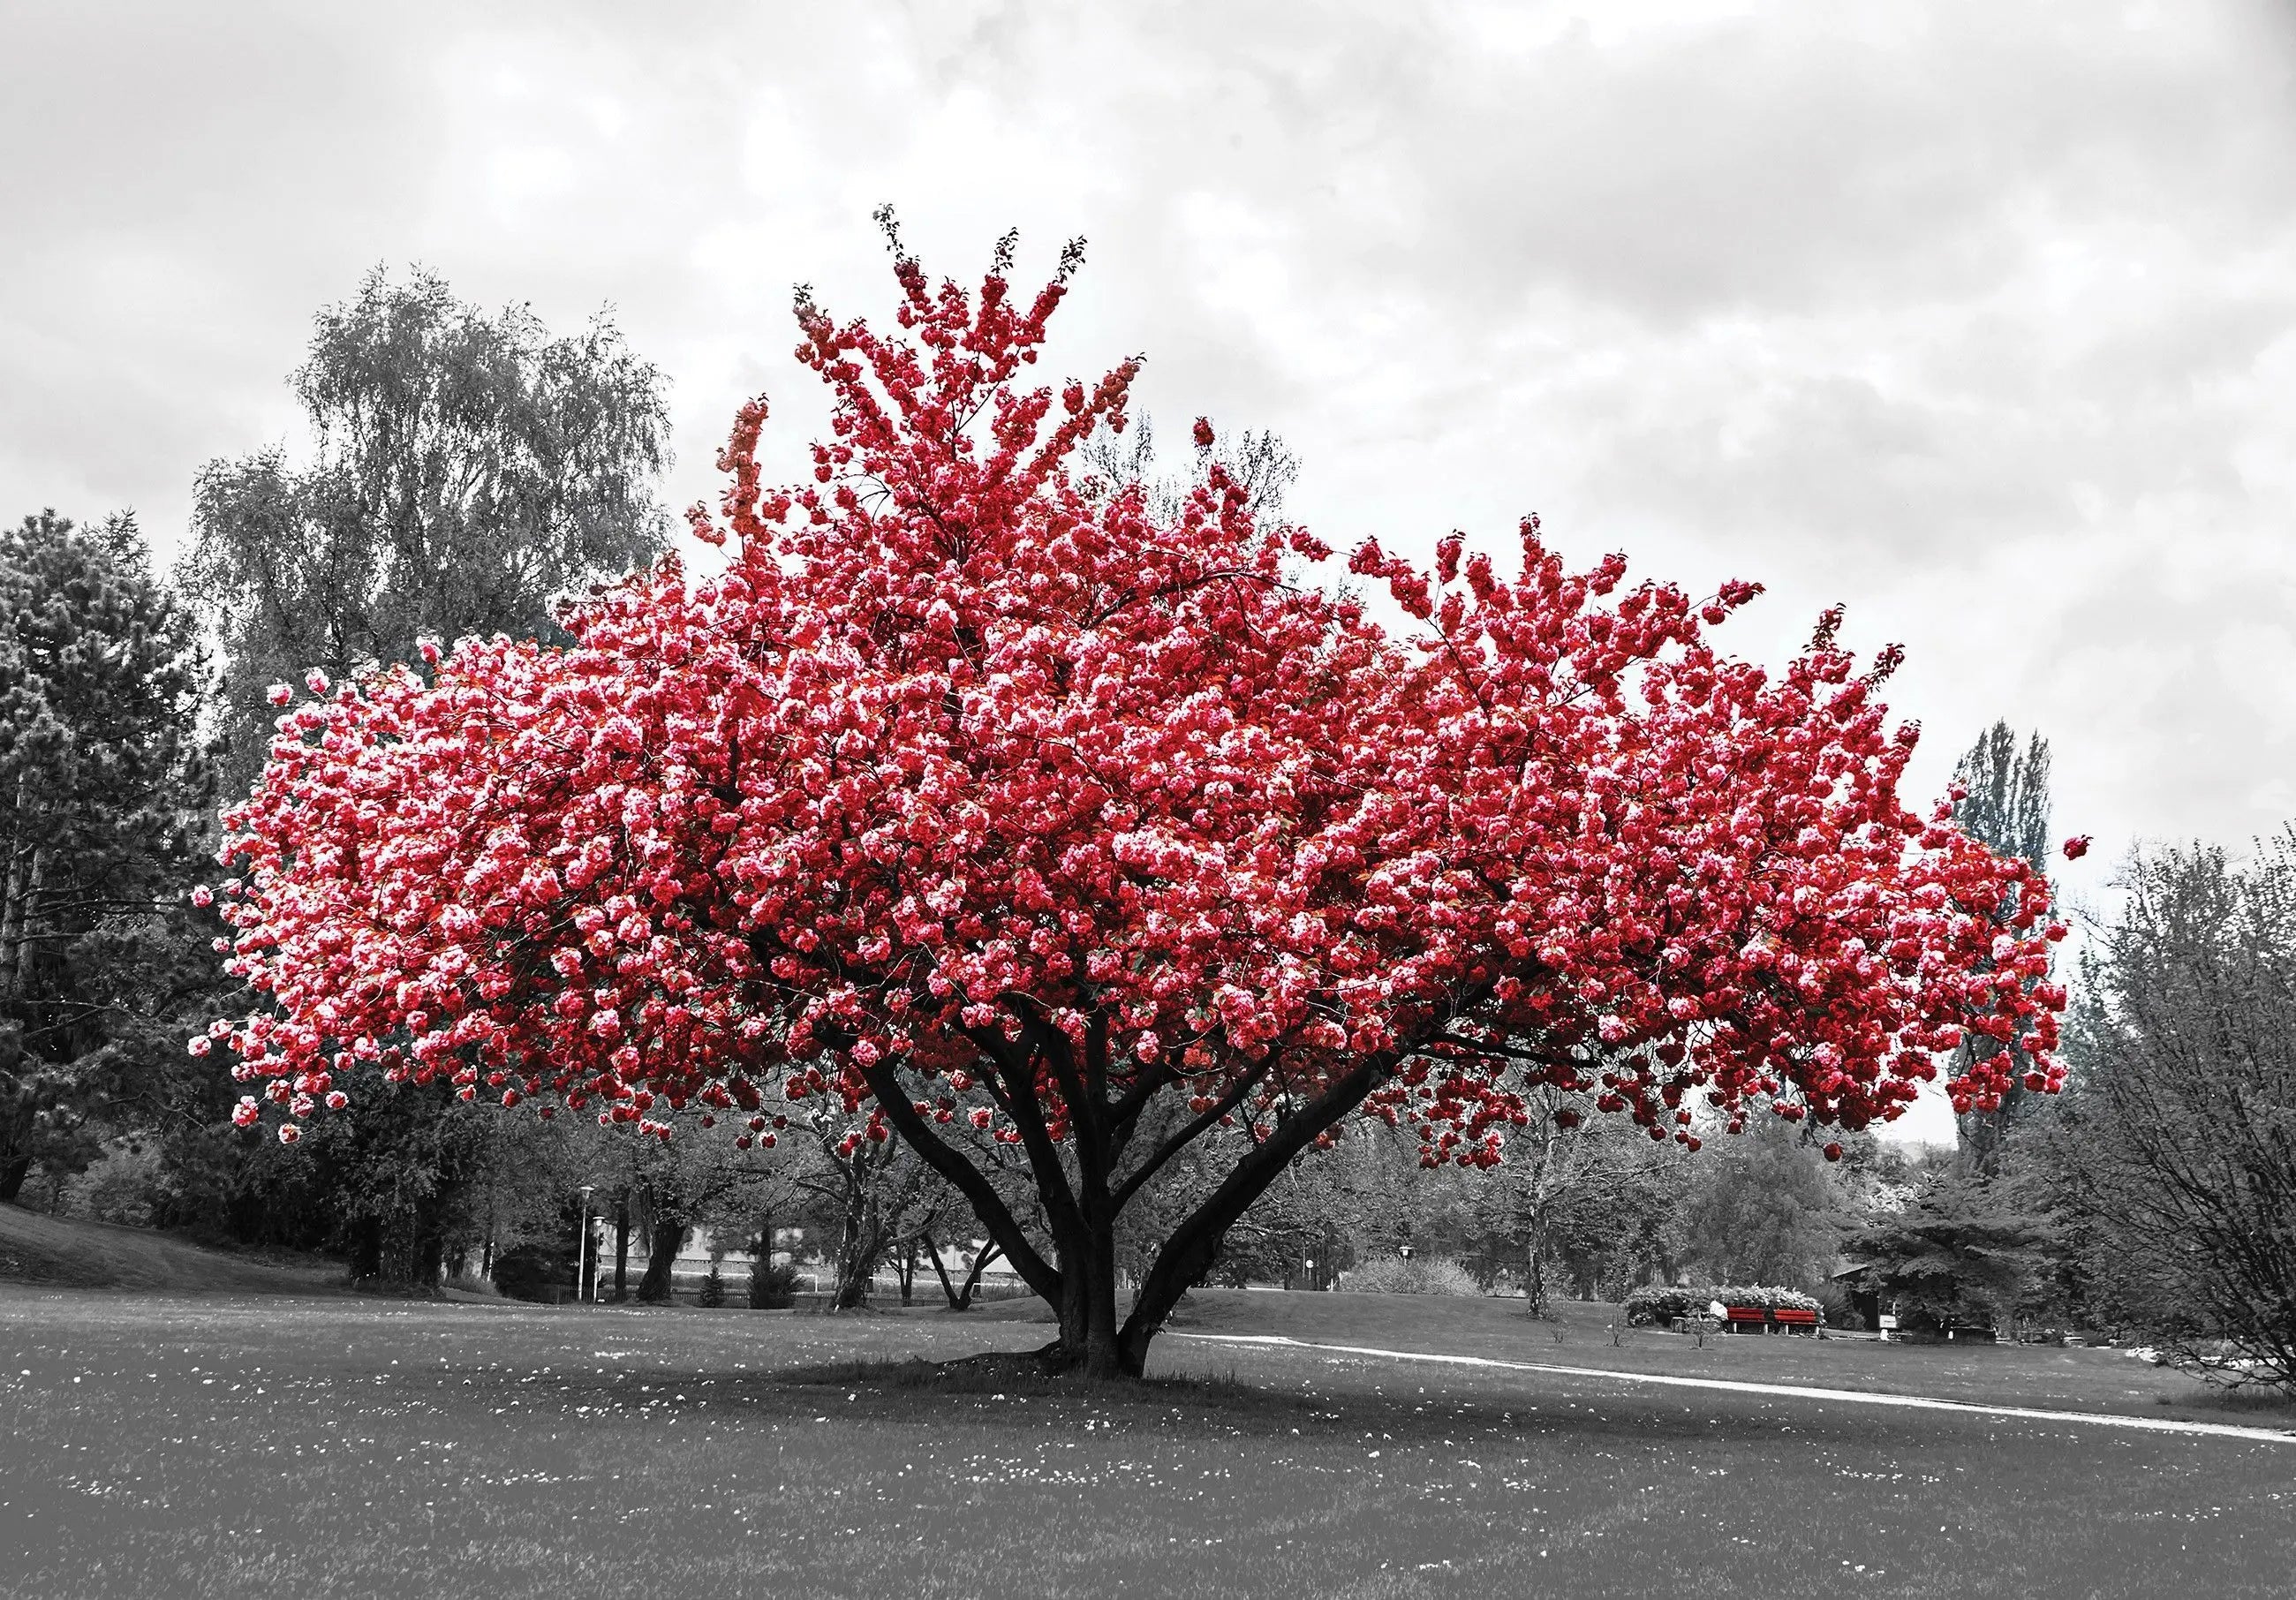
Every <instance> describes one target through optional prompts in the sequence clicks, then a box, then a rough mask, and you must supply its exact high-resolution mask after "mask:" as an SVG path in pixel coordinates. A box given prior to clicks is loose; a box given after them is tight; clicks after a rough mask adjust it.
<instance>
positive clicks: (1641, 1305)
mask: <svg viewBox="0 0 2296 1600" xmlns="http://www.w3.org/2000/svg"><path fill="white" fill-rule="evenodd" d="M1714 1301H1721V1302H1722V1303H1723V1304H1724V1305H1726V1306H1759V1307H1760V1308H1761V1309H1763V1310H1765V1311H1779V1310H1794V1311H1818V1312H1823V1311H1824V1310H1825V1307H1824V1306H1822V1305H1821V1304H1819V1303H1818V1299H1817V1296H1816V1295H1814V1294H1805V1293H1803V1292H1801V1291H1800V1290H1799V1289H1782V1288H1778V1287H1775V1285H1766V1284H1679V1285H1677V1284H1644V1286H1643V1287H1642V1288H1640V1289H1637V1290H1636V1291H1635V1292H1633V1293H1631V1294H1629V1295H1628V1296H1627V1299H1626V1307H1625V1309H1626V1313H1627V1321H1628V1322H1629V1323H1631V1324H1632V1325H1635V1326H1636V1327H1647V1326H1649V1325H1651V1324H1652V1323H1656V1322H1671V1321H1673V1320H1674V1319H1675V1318H1677V1317H1698V1316H1702V1315H1703V1314H1704V1313H1705V1310H1706V1308H1707V1307H1708V1306H1709V1305H1710V1304H1711V1303H1712V1302H1714Z"/></svg>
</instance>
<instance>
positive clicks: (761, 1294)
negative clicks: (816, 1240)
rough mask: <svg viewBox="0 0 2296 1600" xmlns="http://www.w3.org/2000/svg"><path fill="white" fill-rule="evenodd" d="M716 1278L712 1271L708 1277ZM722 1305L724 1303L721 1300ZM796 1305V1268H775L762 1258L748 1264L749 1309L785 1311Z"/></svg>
mask: <svg viewBox="0 0 2296 1600" xmlns="http://www.w3.org/2000/svg"><path fill="white" fill-rule="evenodd" d="M709 1276H712V1277H715V1276H717V1273H716V1272H715V1271H712V1272H711V1273H710V1275H709ZM719 1303H720V1304H721V1305H722V1304H723V1303H724V1301H722V1300H721V1301H719ZM795 1304H797V1268H794V1267H775V1266H770V1265H768V1264H767V1261H766V1259H765V1258H764V1257H763V1256H759V1257H758V1259H755V1260H753V1261H751V1262H750V1309H751V1310H753V1311H785V1310H787V1309H789V1308H790V1307H791V1306H793V1305H795Z"/></svg>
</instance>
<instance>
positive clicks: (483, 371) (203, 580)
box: [182, 270, 669, 1286]
mask: <svg viewBox="0 0 2296 1600" xmlns="http://www.w3.org/2000/svg"><path fill="white" fill-rule="evenodd" d="M291 382H292V384H293V387H294V390H295V393H296V396H297V398H298V399H299V401H300V402H301V404H302V407H303V411H304V415H305V419H306V422H307V426H308V430H309V433H310V437H311V439H312V442H313V446H314V450H313V454H312V456H311V458H310V461H309V463H308V464H307V465H306V466H303V467H300V468H298V467H295V466H293V465H291V464H290V462H289V460H288V457H287V455H286V453H285V451H284V450H283V448H281V447H272V448H269V449H266V450H263V451H259V452H258V453H256V454H255V455H250V456H246V457H242V458H241V459H238V460H234V461H217V462H214V463H211V464H209V466H208V467H207V468H206V469H205V471H203V472H201V477H200V480H199V485H198V491H197V497H196V504H195V508H194V513H193V532H194V536H195V542H194V545H193V549H192V552H191V554H190V555H189V556H188V557H187V559H186V561H185V562H184V568H183V573H182V582H183V585H184V589H185V591H186V592H187V593H191V594H195V595H199V596H200V597H201V604H202V606H203V608H204V614H205V617H206V619H207V622H208V625H209V628H211V630H212V631H213V634H214V636H216V638H217V640H218V641H219V642H220V644H221V645H222V648H223V652H224V659H225V672H224V693H223V705H222V716H223V721H224V731H225V734H226V744H227V752H226V755H225V780H226V784H228V786H229V787H230V788H231V789H232V790H233V791H234V792H237V793H242V794H243V793H244V792H246V790H247V787H248V785H249V784H251V783H252V781H253V779H254V775H255V774H256V772H257V771H258V769H259V768H260V767H261V765H262V763H263V760H264V757H265V752H266V747H267V745H268V743H269V742H270V739H271V737H272V732H273V730H272V727H271V723H272V721H273V719H274V718H275V716H276V714H277V713H276V710H275V707H274V706H273V705H271V704H270V703H268V696H269V685H273V684H276V683H281V682H293V681H297V680H299V679H300V678H301V677H303V676H304V674H305V673H306V672H307V670H309V669H315V668H316V669H319V670H321V671H323V672H325V673H328V674H330V675H332V676H334V677H339V678H340V677H348V675H350V674H352V673H354V672H357V671H359V670H362V669H369V668H373V667H375V666H378V665H382V664H388V663H391V662H398V661H416V660H417V659H418V651H417V644H418V641H419V640H421V639H422V638H424V637H426V636H435V637H439V638H443V639H452V638H456V637H459V636H464V635H488V636H490V635H494V634H496V633H503V634H508V635H510V636H513V637H517V638H534V637H544V638H551V639H563V638H564V637H565V635H564V634H563V633H562V631H561V630H560V629H559V628H558V626H557V623H556V621H555V619H554V618H555V609H554V608H555V607H556V605H557V603H559V602H560V601H561V600H562V598H563V597H564V596H566V595H569V594H571V593H576V592H578V591H580V590H581V589H582V588H584V587H586V586H587V585H589V584H591V583H593V582H594V581H595V580H597V579H599V578H604V577H612V576H619V575H620V574H622V573H623V572H626V571H627V570H629V569H630V568H631V567H632V566H634V565H640V564H643V563H644V562H647V561H649V560H651V559H652V557H653V556H654V555H655V554H657V553H658V552H659V551H660V549H661V547H662V539H663V536H664V532H665V529H666V527H667V518H666V515H665V513H664V512H663V511H662V509H661V507H660V505H659V504H658V502H657V500H656V498H655V490H656V485H657V483H658V480H659V479H660V474H661V472H663V471H664V469H665V468H666V466H667V464H668V460H669V447H668V412H667V408H666V406H665V402H664V398H663V390H664V381H663V379H662V378H661V375H660V373H658V372H657V371H656V370H655V369H654V368H653V367H652V366H651V365H648V364H647V363H645V362H644V361H643V360H641V359H639V358H638V357H636V356H635V354H634V353H632V352H631V351H630V350H629V349H628V348H627V345H626V344H625V343H624V342H623V340H622V337H621V335H620V333H619V332H618V331H617V329H616V328H615V326H614V324H613V322H612V319H611V316H608V315H607V314H606V313H603V312H601V313H600V314H599V315H598V316H596V317H594V318H593V319H592V321H591V323H590V324H589V325H588V326H587V327H586V329H584V330H583V331H582V332H579V333H576V334H572V335H570V336H557V335H553V334H552V333H551V332H549V330H547V329H546V328H545V326H544V325H543V324H542V323H541V322H540V321H539V320H538V319H537V317H536V316H535V315H534V313H533V312H532V310H531V309H529V308H526V307H523V306H513V307H510V308H505V309H504V310H503V311H501V312H499V313H494V314H488V313H487V312H484V311H481V310H480V309H478V308H475V307H472V306H470V305H467V304H465V303H463V302H462V301H459V300H457V299H455V297H454V296H453V295H452V293H450V292H449V291H448V289H447V285H446V284H445V283H443V282H442V281H440V280H439V278H437V277H435V276H433V275H430V274H427V273H423V272H421V271H417V272H415V273H414V274H412V275H410V276H409V277H408V278H407V279H406V280H405V281H404V282H394V281H392V280H391V279H389V277H387V276H386V275H384V274H382V273H381V271H380V270H378V271H377V272H375V273H374V274H373V275H370V276H369V277H368V278H367V279H366V281H365V283H363V284H362V285H361V286H360V289H359V292H358V294H357V296H356V297H355V298H354V299H351V300H350V301H348V303H346V304H343V305H340V306H334V307H330V308H327V309H325V310H324V311H322V312H321V313H320V314H319V316H318V317H317V319H316V326H315V328H314V331H313V334H312V340H311V346H310V349H309V352H308V354H307V357H306V359H305V361H304V363H303V365H301V366H300V367H299V369H298V370H297V371H296V372H295V373H294V374H293V376H292V378H291ZM184 1142H185V1143H186V1144H187V1145H188V1144H196V1143H198V1142H199V1141H198V1140H197V1139H196V1138H195V1137H194V1136H188V1135H187V1136H185V1141H184ZM498 1154H500V1152H499V1151H498V1150H497V1148H496V1143H495V1141H494V1140H493V1137H492V1135H491V1134H490V1133H489V1131H488V1128H486V1126H485V1124H484V1123H483V1121H480V1120H475V1118H474V1113H473V1112H471V1110H470V1109H468V1108H466V1107H462V1106H457V1105H455V1104H453V1102H452V1099H451V1096H450V1095H449V1092H448V1091H447V1090H446V1089H444V1088H440V1087H433V1086H430V1085H427V1084H426V1085H406V1086H402V1087H400V1088H399V1089H398V1090H396V1091H394V1092H393V1093H391V1094H389V1095H383V1096H380V1097H379V1098H378V1101H377V1103H376V1104H375V1105H374V1106H373V1114H371V1115H369V1116H367V1117H365V1118H362V1119H360V1120H359V1121H358V1122H357V1123H355V1124H352V1125H351V1126H349V1127H348V1128H346V1129H344V1130H342V1131H341V1132H340V1134H338V1135H337V1136H332V1137H331V1138H329V1139H328V1140H327V1141H325V1142H324V1143H323V1144H320V1145H314V1146H312V1147H311V1148H310V1149H308V1150H307V1151H305V1152H303V1153H301V1155H300V1157H299V1159H298V1160H296V1161H290V1162H287V1163H284V1164H283V1165H280V1164H276V1163H275V1160H274V1159H273V1158H269V1157H256V1158H250V1157H248V1156H246V1155H244V1154H243V1153H242V1154H241V1155H240V1156H239V1157H238V1158H237V1161H236V1164H235V1165H228V1166H227V1165H226V1164H225V1163H224V1162H222V1161H217V1159H216V1158H215V1156H214V1154H213V1153H207V1154H206V1155H204V1156H202V1157H201V1158H198V1161H199V1164H201V1165H203V1166H204V1167H205V1169H207V1171H208V1174H209V1179H210V1181H212V1182H216V1183H218V1184H219V1185H221V1186H222V1188H223V1193H222V1194H218V1195H217V1197H216V1201H215V1203H218V1204H222V1205H224V1206H225V1207H226V1208H227V1209H228V1210H230V1211H231V1212H232V1213H233V1214H234V1215H235V1216H236V1218H237V1219H238V1226H237V1227H236V1228H235V1229H234V1231H238V1232H242V1234H243V1233H245V1232H247V1231H249V1229H250V1227H252V1228H253V1229H254V1230H255V1231H258V1232H259V1233H263V1234H267V1235H277V1234H278V1233H280V1232H281V1231H286V1232H288V1233H291V1234H294V1235H309V1234H310V1233H311V1231H312V1229H311V1227H310V1224H309V1222H308V1221H307V1220H302V1221H294V1220H291V1219H295V1218H324V1219H329V1223H330V1227H329V1231H328V1233H327V1234H326V1235H324V1236H323V1237H320V1238H312V1237H308V1236H298V1237H297V1238H296V1239H295V1242H296V1243H307V1244H308V1243H333V1244H334V1245H336V1246H338V1247H340V1248H343V1249H345V1250H346V1251H348V1255H349V1258H350V1262H351V1270H352V1274H353V1276H354V1277H355V1278H360V1279H373V1281H376V1282H380V1283H386V1284H397V1285H400V1286H423V1285H427V1284H432V1283H435V1282H436V1281H437V1278H438V1275H439V1270H440V1268H441V1265H442V1263H443V1262H444V1260H445V1259H446V1257H447V1253H448V1252H449V1251H452V1250H454V1249H455V1248H456V1245H457V1243H458V1242H459V1241H460V1240H461V1239H463V1237H464V1236H465V1235H468V1234H469V1233H470V1231H471V1227H473V1226H475V1225H474V1224H473V1223H472V1221H471V1216H472V1212H471V1206H472V1205H473V1203H474V1197H473V1188H472V1186H473V1185H475V1184H478V1183H480V1181H481V1180H482V1179H483V1178H484V1177H486V1175H488V1173H489V1172H490V1171H491V1170H492V1168H491V1166H490V1162H492V1161H494V1160H495V1158H496V1156H497V1155H498ZM192 1164H193V1158H189V1157H187V1158H186V1159H185V1161H184V1165H186V1166H189V1165H192ZM526 1169H527V1168H525V1167H521V1170H526ZM495 1188H496V1193H497V1194H500V1192H501V1186H500V1183H499V1181H497V1182H496V1185H495ZM522 1203H523V1202H521V1204H522ZM553 1203H554V1201H553ZM275 1210H282V1211H284V1212H285V1213H286V1217H285V1218H280V1217H275V1216H273V1215H271V1213H272V1212H274V1211H275ZM648 1214H649V1215H650V1216H651V1215H652V1211H649V1213H648ZM662 1214H663V1215H664V1216H668V1215H669V1212H668V1210H664V1211H663V1213H662Z"/></svg>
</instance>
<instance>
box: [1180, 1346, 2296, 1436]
mask: <svg viewBox="0 0 2296 1600" xmlns="http://www.w3.org/2000/svg"><path fill="white" fill-rule="evenodd" d="M1163 1337H1164V1338H1167V1339H1187V1340H1193V1341H1194V1342H1197V1343H1200V1344H1244V1345H1262V1346H1267V1345H1280V1346H1285V1347H1288V1348H1291V1349H1293V1350H1328V1351H1331V1352H1332V1353H1333V1354H1334V1355H1345V1356H1373V1357H1378V1358H1384V1359H1387V1360H1390V1361H1426V1362H1432V1363H1435V1364H1437V1365H1439V1366H1471V1367H1478V1368H1484V1369H1491V1370H1497V1371H1502V1372H1527V1373H1539V1374H1569V1375H1570V1376H1573V1377H1581V1378H1610V1379H1613V1380H1615V1381H1617V1382H1619V1383H1647V1384H1652V1385H1655V1386H1659V1387H1663V1388H1669V1389H1705V1390H1721V1391H1725V1392H1726V1393H1731V1394H1757V1395H1769V1396H1775V1397H1778V1398H1782V1399H1804V1400H1835V1401H1843V1402H1847V1403H1849V1404H1850V1405H1857V1406H1896V1407H1905V1408H1907V1409H1911V1410H1917V1411H1959V1412H1965V1413H1971V1414H1973V1415H1980V1416H2013V1417H2021V1418H2024V1419H2027V1420H2030V1421H2035V1422H2051V1423H2087V1424H2091V1425H2093V1426H2096V1427H2105V1428H2128V1429H2133V1430H2135V1431H2136V1432H2143V1433H2183V1434H2200V1435H2205V1436H2208V1437H2211V1438H2218V1439H2245V1440H2261V1441H2263V1442H2265V1443H2267V1444H2285V1445H2296V1432H2288V1431H2286V1430H2285V1429H2281V1428H2251V1427H2243V1426H2242V1425H2241V1424H2237V1423H2191V1422H2178V1421H2176V1420H2174V1419H2172V1418H2169V1417H2160V1416H2130V1415H2126V1414H2125V1413H2120V1412H2112V1411H2052V1410H2043V1409H2041V1408H2039V1407H2031V1406H1991V1405H1986V1404H1984V1403H1982V1402H1980V1401H1975V1400H1948V1399H1938V1398H1937V1397H1935V1396H1931V1395H1920V1394H1890V1393H1885V1392H1882V1391H1877V1390H1871V1389H1832V1388H1822V1387H1819V1386H1816V1385H1814V1384H1806V1383H1752V1382H1750V1381H1747V1380H1745V1379H1739V1378H1689V1377H1679V1376H1677V1375H1675V1374H1670V1373H1648V1372H1620V1371H1619V1370H1617V1369H1616V1368H1612V1367H1603V1366H1570V1365H1569V1364H1567V1363H1562V1362H1543V1361H1505V1360H1501V1359H1499V1358H1497V1357H1495V1356H1448V1355H1439V1354H1436V1353H1434V1352H1432V1351H1429V1350H1382V1349H1381V1348H1379V1347H1378V1346H1376V1345H1365V1344H1324V1343H1321V1342H1317V1341H1315V1340H1309V1339H1293V1338H1290V1337H1288V1336H1287V1335H1284V1334H1282V1333H1178V1332H1175V1331H1169V1330H1168V1331H1167V1332H1166V1333H1164V1334H1163Z"/></svg>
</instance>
